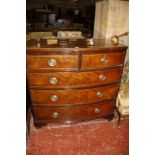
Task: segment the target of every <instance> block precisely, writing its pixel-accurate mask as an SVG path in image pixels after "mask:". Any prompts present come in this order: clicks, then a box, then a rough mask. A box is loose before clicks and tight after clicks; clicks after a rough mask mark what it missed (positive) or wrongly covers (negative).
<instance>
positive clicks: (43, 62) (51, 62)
mask: <svg viewBox="0 0 155 155" xmlns="http://www.w3.org/2000/svg"><path fill="white" fill-rule="evenodd" d="M27 66H28V68H29V69H41V68H47V69H77V68H78V56H77V55H52V56H27Z"/></svg>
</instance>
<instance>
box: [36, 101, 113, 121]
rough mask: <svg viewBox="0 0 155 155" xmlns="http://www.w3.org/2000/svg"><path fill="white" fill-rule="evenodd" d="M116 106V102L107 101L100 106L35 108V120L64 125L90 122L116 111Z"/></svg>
mask: <svg viewBox="0 0 155 155" xmlns="http://www.w3.org/2000/svg"><path fill="white" fill-rule="evenodd" d="M114 104H115V101H105V102H103V103H100V104H92V105H82V106H72V107H52V106H45V107H40V106H35V107H34V113H35V120H43V121H52V122H64V123H65V122H70V123H72V122H78V121H82V120H89V119H93V118H97V117H101V116H106V115H109V114H111V113H112V112H113V111H114Z"/></svg>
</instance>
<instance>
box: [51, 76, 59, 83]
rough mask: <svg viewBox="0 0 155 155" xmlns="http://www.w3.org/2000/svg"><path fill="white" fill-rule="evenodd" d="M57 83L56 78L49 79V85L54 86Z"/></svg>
mask: <svg viewBox="0 0 155 155" xmlns="http://www.w3.org/2000/svg"><path fill="white" fill-rule="evenodd" d="M57 82H58V79H57V78H56V77H52V78H50V83H51V84H53V85H54V84H56V83H57Z"/></svg>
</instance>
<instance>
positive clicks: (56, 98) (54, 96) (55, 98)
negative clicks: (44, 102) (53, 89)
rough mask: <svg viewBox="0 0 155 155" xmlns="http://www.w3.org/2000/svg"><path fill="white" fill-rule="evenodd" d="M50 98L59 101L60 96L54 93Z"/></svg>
mask: <svg viewBox="0 0 155 155" xmlns="http://www.w3.org/2000/svg"><path fill="white" fill-rule="evenodd" d="M50 99H51V101H53V102H55V101H57V100H58V99H59V98H58V96H57V95H52V96H51V97H50Z"/></svg>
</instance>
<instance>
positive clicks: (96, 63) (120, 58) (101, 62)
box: [82, 52, 125, 69]
mask: <svg viewBox="0 0 155 155" xmlns="http://www.w3.org/2000/svg"><path fill="white" fill-rule="evenodd" d="M124 58H125V52H120V53H108V54H83V55H82V68H83V69H88V68H100V67H110V66H116V65H121V64H123V63H124Z"/></svg>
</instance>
